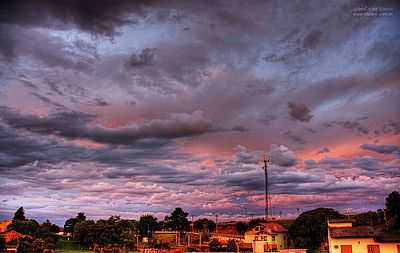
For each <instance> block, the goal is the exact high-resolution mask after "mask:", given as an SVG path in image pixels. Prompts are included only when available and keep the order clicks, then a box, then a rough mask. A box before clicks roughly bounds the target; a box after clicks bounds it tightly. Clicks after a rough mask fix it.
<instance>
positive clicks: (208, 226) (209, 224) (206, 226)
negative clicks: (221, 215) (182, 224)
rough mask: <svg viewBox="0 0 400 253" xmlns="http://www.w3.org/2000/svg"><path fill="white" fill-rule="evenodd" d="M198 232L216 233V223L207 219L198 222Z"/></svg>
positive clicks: (195, 224) (196, 226)
mask: <svg viewBox="0 0 400 253" xmlns="http://www.w3.org/2000/svg"><path fill="white" fill-rule="evenodd" d="M194 227H195V228H196V230H203V231H204V230H208V231H209V232H213V231H215V222H214V221H212V220H209V219H206V218H203V219H199V220H196V221H195V222H194Z"/></svg>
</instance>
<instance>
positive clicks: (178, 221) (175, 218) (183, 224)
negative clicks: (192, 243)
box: [164, 207, 189, 231]
mask: <svg viewBox="0 0 400 253" xmlns="http://www.w3.org/2000/svg"><path fill="white" fill-rule="evenodd" d="M188 215H189V214H188V213H186V212H184V211H183V210H182V208H180V207H177V208H175V210H174V211H173V212H172V213H171V215H170V216H166V217H165V219H164V223H165V227H167V228H170V229H173V230H177V231H185V230H187V229H188V227H189V221H188V219H187V216H188Z"/></svg>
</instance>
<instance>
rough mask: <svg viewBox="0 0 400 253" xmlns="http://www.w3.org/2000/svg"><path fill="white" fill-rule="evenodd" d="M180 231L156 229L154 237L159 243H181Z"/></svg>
mask: <svg viewBox="0 0 400 253" xmlns="http://www.w3.org/2000/svg"><path fill="white" fill-rule="evenodd" d="M180 237H181V234H180V232H179V231H154V232H153V239H154V240H155V241H156V242H158V243H168V244H175V245H179V244H180V241H181V238H180Z"/></svg>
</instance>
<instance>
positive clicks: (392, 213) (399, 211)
mask: <svg viewBox="0 0 400 253" xmlns="http://www.w3.org/2000/svg"><path fill="white" fill-rule="evenodd" d="M385 204H386V213H387V215H388V218H393V217H396V219H397V222H396V227H397V228H400V193H399V192H397V191H394V192H392V193H390V194H389V195H388V196H387V197H386V203H385Z"/></svg>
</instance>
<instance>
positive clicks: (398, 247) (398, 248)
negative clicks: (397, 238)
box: [397, 245, 400, 253]
mask: <svg viewBox="0 0 400 253" xmlns="http://www.w3.org/2000/svg"><path fill="white" fill-rule="evenodd" d="M397 253H400V245H397Z"/></svg>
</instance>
